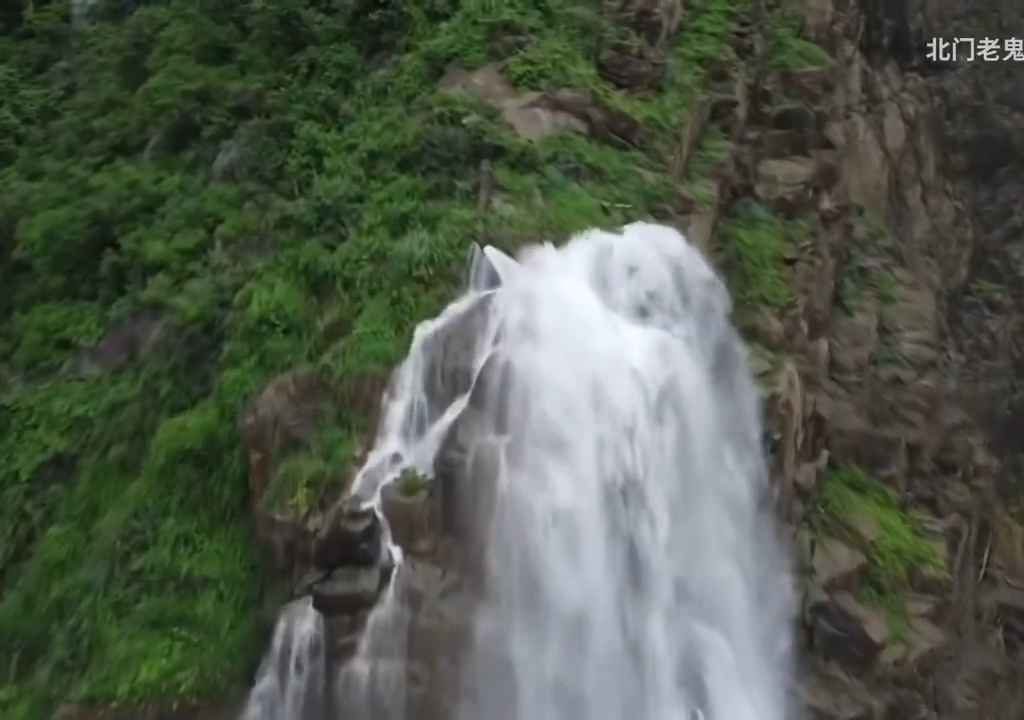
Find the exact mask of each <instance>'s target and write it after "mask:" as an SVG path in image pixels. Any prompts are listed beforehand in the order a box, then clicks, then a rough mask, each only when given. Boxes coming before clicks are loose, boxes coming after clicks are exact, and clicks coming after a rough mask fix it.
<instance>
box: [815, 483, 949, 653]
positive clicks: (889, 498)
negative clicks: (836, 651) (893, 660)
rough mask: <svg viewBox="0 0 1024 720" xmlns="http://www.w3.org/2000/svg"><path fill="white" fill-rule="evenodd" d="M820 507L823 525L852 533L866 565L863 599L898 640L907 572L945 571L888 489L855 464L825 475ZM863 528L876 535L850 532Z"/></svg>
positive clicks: (914, 521) (916, 523)
mask: <svg viewBox="0 0 1024 720" xmlns="http://www.w3.org/2000/svg"><path fill="white" fill-rule="evenodd" d="M820 505H821V510H822V512H823V515H824V521H825V522H828V523H831V524H833V525H837V526H838V527H839V528H843V529H845V532H846V533H848V534H849V533H852V534H853V535H854V536H855V538H856V540H857V541H858V542H859V543H860V544H861V545H862V546H863V549H864V550H865V552H866V554H867V557H868V561H869V563H870V565H869V572H868V576H867V582H866V585H865V587H864V588H863V590H864V595H865V596H866V598H867V599H868V600H869V601H871V602H872V603H874V604H876V605H878V606H879V607H881V608H883V609H885V610H886V611H887V613H888V615H889V621H890V627H891V628H892V629H893V631H894V632H895V634H896V635H897V636H899V634H900V630H901V629H902V628H903V625H904V624H905V609H904V596H905V592H906V590H907V588H908V587H909V584H910V579H911V573H912V572H913V571H914V570H915V569H916V570H919V571H922V570H923V571H925V572H931V573H935V574H942V573H945V572H946V568H945V566H944V565H943V563H942V560H941V557H940V555H939V553H938V551H937V550H936V548H935V546H934V545H933V544H932V543H931V542H929V540H928V539H927V536H926V535H925V533H924V532H923V530H922V527H921V524H920V521H919V519H918V518H917V517H915V516H914V515H912V514H910V513H908V512H906V511H904V510H903V509H901V508H900V505H899V502H898V500H897V498H896V497H895V495H894V494H893V492H892V491H891V490H890V489H889V488H887V487H886V486H885V485H883V484H882V483H880V482H878V481H877V480H874V479H872V478H870V477H868V476H867V475H866V474H865V473H864V472H863V471H862V470H861V469H860V468H857V467H855V466H847V467H842V468H838V469H836V470H833V471H832V472H831V473H829V474H828V476H827V477H826V479H825V482H824V485H823V486H822V492H821V502H820ZM864 526H870V527H873V528H875V534H876V535H877V537H874V538H864V537H863V536H862V534H861V532H860V531H858V530H856V528H858V527H864Z"/></svg>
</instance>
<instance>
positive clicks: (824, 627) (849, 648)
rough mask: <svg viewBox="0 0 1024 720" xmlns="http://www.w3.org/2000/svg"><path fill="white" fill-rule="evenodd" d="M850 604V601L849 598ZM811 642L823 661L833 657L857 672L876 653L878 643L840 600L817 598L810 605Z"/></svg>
mask: <svg viewBox="0 0 1024 720" xmlns="http://www.w3.org/2000/svg"><path fill="white" fill-rule="evenodd" d="M851 604H855V603H852V600H851ZM809 614H810V618H811V632H812V645H813V647H814V649H815V651H816V652H817V653H818V654H819V655H820V656H821V657H822V658H824V659H825V660H826V661H828V660H836V661H838V662H840V663H842V664H843V666H844V667H848V668H850V669H852V670H854V671H857V672H864V671H865V670H866V669H867V668H868V667H870V665H871V664H872V663H873V662H874V660H875V658H876V657H878V653H879V652H880V651H881V649H882V645H881V644H880V643H878V642H876V641H875V639H874V638H872V636H871V635H870V634H869V633H868V632H867V630H866V629H865V626H864V622H863V621H862V620H861V618H859V617H857V616H856V615H854V614H853V613H851V612H850V611H849V610H847V609H846V608H845V607H844V606H843V604H840V603H838V602H835V601H832V602H820V603H816V604H815V605H812V606H811V608H810V611H809Z"/></svg>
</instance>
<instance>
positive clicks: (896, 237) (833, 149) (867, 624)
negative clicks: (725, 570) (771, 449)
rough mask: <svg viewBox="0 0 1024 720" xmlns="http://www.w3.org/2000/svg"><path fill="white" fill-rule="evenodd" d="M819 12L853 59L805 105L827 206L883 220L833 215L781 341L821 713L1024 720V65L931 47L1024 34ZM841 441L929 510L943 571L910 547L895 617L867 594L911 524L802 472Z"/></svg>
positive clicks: (910, 9) (886, 10)
mask: <svg viewBox="0 0 1024 720" xmlns="http://www.w3.org/2000/svg"><path fill="white" fill-rule="evenodd" d="M804 11H805V13H806V17H807V18H808V21H809V24H810V27H811V32H812V33H813V34H814V35H815V37H816V38H817V39H818V40H819V42H821V43H822V44H824V45H826V46H827V47H830V49H832V50H833V52H834V53H835V56H836V57H837V59H838V60H839V63H838V67H837V68H836V70H835V71H834V72H833V74H832V75H831V77H830V79H829V81H825V82H823V83H822V84H823V85H825V86H830V87H832V92H831V93H826V94H823V95H820V96H818V97H805V98H804V99H805V100H806V101H807V102H808V103H809V104H811V105H812V106H813V107H815V109H816V114H817V117H818V119H819V126H822V125H823V133H822V134H823V136H824V140H823V142H822V147H823V148H824V147H828V150H826V151H825V152H827V153H829V154H830V155H833V156H834V158H835V162H836V164H837V166H838V173H837V175H838V182H837V185H836V189H835V190H834V191H832V192H830V193H829V195H830V197H831V199H832V200H837V201H838V204H839V205H840V206H842V205H844V204H846V203H850V204H852V205H855V206H859V208H857V210H858V211H859V209H860V208H863V209H864V210H865V211H866V213H867V214H868V215H869V216H871V217H873V218H874V219H875V220H876V221H877V222H878V223H879V224H878V225H877V226H876V230H877V235H874V236H873V235H872V234H871V233H867V234H865V233H864V231H863V229H862V224H863V217H864V216H863V215H862V216H861V217H860V218H857V213H855V212H849V211H840V212H839V214H838V218H837V219H834V220H827V221H825V224H826V226H827V227H829V228H831V229H828V230H825V231H824V232H823V233H822V234H821V235H819V237H818V238H817V240H816V244H815V247H814V249H813V250H812V251H811V252H810V253H809V254H808V255H806V256H803V257H801V258H800V259H799V260H798V261H797V263H796V265H795V276H796V277H797V278H799V277H800V276H801V275H803V276H804V277H805V278H806V284H805V285H804V289H803V290H802V291H798V292H799V295H798V301H797V308H799V306H800V305H803V306H804V308H803V312H800V310H798V309H794V310H793V312H794V313H797V315H796V318H795V319H794V320H793V322H791V323H790V326H791V327H793V328H798V330H797V331H796V332H795V333H794V334H792V335H789V336H787V337H786V338H785V339H784V340H782V342H779V343H777V345H776V347H777V348H778V349H780V350H781V351H782V352H784V353H786V354H792V355H793V362H794V365H795V367H796V368H797V369H798V376H799V378H800V382H792V381H790V382H789V383H788V384H782V385H781V389H780V390H779V391H778V392H779V394H780V395H781V399H782V401H783V402H782V403H781V405H782V406H783V407H784V408H785V412H784V413H783V415H784V417H793V416H795V417H796V420H795V421H792V422H790V423H789V424H785V425H784V427H785V431H784V437H783V445H782V448H781V451H780V452H781V456H782V458H783V459H784V461H783V462H782V463H780V467H779V481H780V482H781V483H782V486H783V487H784V488H785V489H786V490H787V491H788V489H789V488H790V487H792V486H793V485H795V486H796V493H795V498H796V499H795V500H793V501H790V502H789V503H788V504H787V503H786V502H785V501H784V503H783V505H784V512H785V513H786V514H787V515H788V516H789V517H790V518H791V519H792V520H794V521H795V522H796V523H797V527H798V528H801V529H800V530H798V536H799V537H800V541H799V542H798V547H799V548H800V550H799V552H800V553H801V555H802V556H803V559H804V562H805V567H806V568H808V569H809V570H810V572H809V573H808V579H807V580H806V582H807V583H808V586H807V589H806V590H805V598H806V601H805V606H806V607H807V609H808V613H807V616H806V617H805V620H804V622H805V629H806V630H807V632H808V643H809V647H808V652H807V659H808V665H809V667H810V668H811V675H810V677H811V678H812V680H811V681H810V685H809V688H808V689H807V690H806V693H807V697H808V698H809V704H810V706H811V707H812V708H813V709H814V712H815V713H817V714H818V715H820V716H823V717H872V716H877V717H882V716H884V717H940V718H946V717H949V718H960V717H963V718H966V717H1000V718H1003V717H1005V718H1010V717H1017V716H1019V715H1020V713H1021V712H1022V707H1024V705H1022V702H1024V699H1022V697H1024V696H1022V695H1021V692H1020V690H1019V689H1018V688H1019V686H1020V661H1019V658H1020V655H1019V653H1020V652H1021V627H1022V626H1021V621H1022V619H1024V616H1022V610H1024V594H1022V592H1021V591H1022V589H1024V583H1022V581H1021V576H1020V573H1021V570H1022V569H1024V568H1022V565H1021V559H1022V550H1024V546H1022V545H1021V542H1022V534H1021V533H1022V527H1021V524H1020V520H1021V515H1020V508H1021V506H1020V501H1021V493H1020V487H1021V486H1020V477H1021V476H1020V471H1021V466H1020V457H1021V455H1020V453H1021V448H1022V446H1021V440H1020V437H1021V435H1020V427H1021V425H1020V423H1021V419H1020V418H1021V415H1020V412H1021V411H1020V369H1021V365H1020V363H1021V357H1022V355H1021V350H1022V347H1021V340H1020V339H1021V337H1022V328H1024V326H1022V324H1021V322H1022V313H1021V309H1022V306H1021V269H1022V268H1021V262H1020V260H1021V257H1022V254H1021V251H1022V248H1024V244H1022V240H1024V237H1022V235H1021V232H1020V229H1021V228H1020V216H1019V210H1018V208H1017V207H1016V206H1017V204H1018V203H1017V202H1016V200H1015V198H1017V197H1019V186H1018V181H1017V180H1016V178H1017V177H1018V176H1019V171H1020V162H1021V158H1022V154H1021V149H1022V144H1021V139H1022V136H1021V135H1020V130H1019V128H1020V127H1021V123H1020V119H1021V117H1020V114H1019V109H1017V108H1015V107H1014V106H1015V104H1019V99H1018V98H1019V94H1018V92H1017V90H1016V88H1017V87H1019V83H1020V64H1019V63H1014V62H1011V61H1005V62H1001V63H986V62H983V61H981V60H976V61H975V62H974V63H961V64H957V65H952V66H945V67H940V66H938V65H937V64H932V63H929V62H928V61H927V60H926V59H925V52H926V48H925V43H926V42H927V40H928V39H929V38H931V37H942V38H945V39H952V38H953V37H970V38H975V39H979V40H980V38H982V37H994V38H999V39H1000V40H1002V39H1005V38H1011V37H1018V38H1019V37H1020V36H1021V34H1022V32H1024V24H1022V18H1021V17H1020V16H1019V13H1017V12H1014V11H1011V10H1010V9H1009V7H1008V6H1006V7H1002V8H998V7H995V6H993V7H992V8H990V9H989V11H988V12H986V13H980V14H978V13H971V12H969V11H968V9H967V8H966V6H965V4H963V3H955V2H948V3H942V2H935V3H917V4H915V3H870V2H865V3H862V4H860V5H859V6H856V5H847V6H845V7H844V6H841V5H840V4H838V3H836V4H832V3H828V2H824V3H822V2H815V3H808V4H806V5H805V6H804ZM1001 59H1002V58H1001ZM823 219H824V218H823ZM879 238H881V239H882V242H880V243H879V242H873V240H878V239H879ZM802 266H803V267H806V268H807V269H806V270H805V271H801V267H802ZM865 270H867V272H866V273H865V272H864V271H865ZM871 273H875V274H876V275H875V276H876V278H879V279H878V280H876V281H875V282H874V283H871V281H870V280H869V281H868V283H867V285H869V286H870V285H872V284H873V285H874V290H873V292H872V291H870V290H869V291H868V292H866V293H864V294H862V295H861V297H860V298H859V301H858V302H856V303H853V304H852V306H851V304H850V303H849V302H847V300H846V299H845V297H846V296H847V295H849V294H850V290H851V288H852V287H853V286H854V285H855V284H857V283H858V282H862V281H863V280H864V279H866V278H869V277H870V275H871ZM886 273H888V276H886ZM858 278H859V279H858ZM798 282H799V281H798ZM830 295H831V298H830V297H829V296H830ZM794 351H795V352H794ZM795 388H798V389H795ZM787 412H788V415H786V413H787ZM822 449H824V451H825V452H827V453H828V455H829V457H830V460H831V462H832V463H840V464H846V463H853V464H856V465H857V466H858V467H860V468H861V469H862V470H863V471H864V472H865V473H866V474H868V475H870V476H873V477H875V478H877V479H879V480H881V481H883V482H884V483H885V484H886V485H888V486H889V487H890V488H892V489H894V490H896V491H897V493H898V498H899V507H900V512H904V513H907V514H908V517H912V516H914V515H917V514H920V515H921V517H920V520H919V521H918V522H919V523H920V527H921V528H922V529H923V530H924V532H925V536H930V538H929V541H930V542H933V543H935V545H934V547H935V550H936V553H935V554H934V555H932V560H931V561H928V559H927V557H928V556H927V555H926V554H922V555H920V556H919V557H917V558H916V559H914V560H911V555H912V553H911V552H910V551H909V547H904V548H903V549H902V550H900V551H899V552H906V553H907V554H906V555H905V560H906V563H907V568H906V569H907V570H909V571H910V572H909V573H908V579H909V582H908V583H907V584H906V586H904V589H903V590H899V591H896V592H895V593H894V595H893V596H890V597H889V599H888V600H884V601H883V602H882V603H881V605H882V606H884V607H885V608H886V610H885V612H884V613H883V616H887V617H885V618H884V620H883V618H880V617H879V616H878V614H877V613H875V612H873V611H872V610H870V609H868V608H865V605H864V602H863V601H858V600H857V599H856V595H857V590H860V591H861V592H860V595H861V597H862V598H863V597H864V596H865V594H864V593H863V590H864V589H865V585H864V583H865V580H867V583H868V586H870V587H871V588H872V593H873V592H875V591H877V590H878V589H879V588H878V584H877V582H876V581H877V576H876V575H873V574H872V573H873V570H872V568H873V566H874V565H875V564H876V563H883V564H884V563H886V562H888V560H887V559H886V558H885V557H884V556H885V555H886V554H887V553H888V552H890V551H891V550H893V549H894V547H895V546H894V545H891V544H890V542H889V541H888V540H887V539H886V534H887V533H889V532H891V528H892V527H893V526H892V525H891V524H890V523H891V518H889V519H886V517H885V516H884V514H883V513H881V512H880V508H879V507H878V506H875V507H873V508H866V507H865V506H863V505H861V506H859V507H858V506H857V503H856V502H852V503H851V504H849V505H847V506H846V507H844V508H837V503H832V504H831V505H830V500H832V499H833V498H834V496H832V495H831V493H832V491H833V489H834V488H835V483H836V477H835V476H834V475H832V476H827V477H826V478H825V480H824V482H823V484H822V486H821V490H820V492H821V494H820V495H816V493H815V491H813V490H812V491H810V492H808V488H809V487H813V480H811V478H813V477H815V476H817V475H818V472H817V468H814V469H811V467H809V466H808V465H803V466H802V465H801V464H800V460H801V459H802V461H803V462H804V463H813V462H814V461H815V459H816V458H818V457H819V452H820V451H821V450H822ZM794 456H795V457H796V458H797V461H796V462H795V463H794V462H793V461H792V458H793V457H794ZM793 468H795V470H793ZM791 497H792V496H791ZM822 497H823V498H824V500H825V510H826V514H827V513H829V512H832V513H834V514H835V515H838V516H839V518H840V523H839V530H838V531H835V530H834V529H829V530H827V531H826V532H827V537H823V536H822V535H823V534H822V531H821V528H822V527H823V526H822V525H820V524H818V523H817V519H816V518H815V509H814V508H815V503H818V502H820V500H821V498H822ZM846 499H847V500H852V496H851V497H847V498H846ZM837 509H838V512H835V511H836V510H837ZM872 515H873V516H874V520H866V519H865V518H866V517H869V516H872ZM837 536H838V537H837ZM899 552H897V553H896V554H899ZM861 553H863V556H862V555H861ZM922 564H924V565H926V567H921V565H922ZM865 567H866V570H865V569H864V568H865ZM929 567H930V568H931V569H929ZM933 571H934V572H933ZM865 573H866V575H865ZM894 587H895V586H891V587H890V588H889V589H890V590H891V589H893V588H894ZM850 590H853V591H854V593H853V597H851V595H850V594H849V593H848V592H847V591H850ZM886 592H888V590H887V591H886ZM869 594H870V593H869ZM901 595H902V598H899V596H901ZM875 599H876V600H877V597H876V598H875ZM867 604H868V605H869V606H870V605H871V603H870V602H868V603H867ZM876 604H877V603H876ZM894 607H895V608H897V609H896V611H895V612H894V611H893V608H894ZM833 643H834V644H833ZM830 654H831V655H832V656H833V657H832V658H829V655H830ZM836 654H838V655H839V662H838V663H835V662H827V661H828V660H829V659H832V660H835V655H836ZM840 668H842V669H840Z"/></svg>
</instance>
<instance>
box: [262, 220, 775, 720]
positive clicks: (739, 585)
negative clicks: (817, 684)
mask: <svg viewBox="0 0 1024 720" xmlns="http://www.w3.org/2000/svg"><path fill="white" fill-rule="evenodd" d="M468 284H469V289H468V290H467V292H466V294H465V295H464V296H463V297H462V298H460V299H459V300H457V301H456V302H455V303H453V304H452V305H451V306H449V308H447V309H446V310H445V311H444V313H442V314H441V315H440V316H439V317H438V318H436V319H434V320H431V321H429V322H427V323H424V324H423V325H421V326H420V327H419V328H418V329H417V332H416V335H415V337H414V340H413V344H412V348H411V350H410V353H409V356H408V357H407V359H406V360H405V362H404V363H403V364H402V366H401V367H400V368H399V369H398V371H397V372H396V375H395V379H394V381H393V383H392V386H391V389H390V391H389V395H388V397H387V398H386V400H387V402H386V412H385V415H384V419H383V421H382V424H381V427H380V430H379V433H378V438H377V441H376V445H375V449H374V451H373V452H372V453H371V455H370V457H369V459H368V460H367V462H366V465H365V467H364V468H363V470H362V471H361V472H360V473H359V475H358V476H357V478H356V481H355V484H354V487H353V490H352V492H353V495H354V496H355V497H357V498H359V499H361V500H362V502H363V503H365V504H369V505H373V506H375V507H377V508H378V509H379V507H380V495H381V489H382V487H383V486H384V485H386V484H387V483H388V482H390V481H391V480H393V479H394V477H395V476H396V474H397V472H398V470H399V469H401V468H403V467H409V466H412V467H415V468H417V469H418V470H419V471H420V472H422V473H424V474H426V475H438V476H440V475H444V474H446V473H447V474H449V475H451V474H454V475H456V476H458V478H459V481H458V482H455V483H454V485H453V487H455V496H456V497H455V498H454V500H451V502H453V503H454V505H453V507H455V508H456V509H455V510H454V511H452V512H453V513H454V515H455V516H456V518H455V523H456V525H457V527H458V528H459V530H458V532H456V534H457V535H458V536H459V538H460V542H461V543H462V544H463V545H464V546H465V548H464V549H465V551H466V552H467V553H468V554H471V553H472V552H477V553H479V555H480V558H479V574H480V585H481V587H482V590H481V596H480V598H479V602H478V603H477V606H476V609H475V612H474V613H473V617H472V618H471V619H470V620H469V621H468V622H471V624H472V627H471V637H472V642H471V643H470V646H469V647H468V648H467V649H466V651H465V655H464V657H463V660H462V662H461V668H462V669H461V672H460V685H461V693H460V694H458V696H457V697H454V698H452V702H451V714H450V717H451V720H485V719H486V720H622V719H623V718H627V717H628V718H630V719H631V720H690V719H696V718H701V719H702V720H785V718H787V716H788V708H787V706H786V692H785V689H786V687H787V681H788V679H789V674H790V663H791V647H790V642H791V631H790V620H791V617H792V606H793V593H792V585H791V583H790V576H789V568H788V567H787V562H786V553H785V551H784V548H783V546H782V544H781V542H780V540H779V538H778V537H777V534H776V527H775V522H774V518H773V516H772V513H771V509H770V503H769V502H768V497H769V492H768V490H769V488H768V481H767V469H766V466H765V461H764V458H763V456H762V448H761V442H760V438H761V427H760V425H761V421H760V407H759V398H758V394H757V391H756V388H755V385H754V383H753V379H752V377H751V374H750V371H749V369H748V367H747V364H746V358H745V353H744V348H743V345H742V343H741V341H740V339H739V337H738V335H737V333H736V331H735V330H734V329H733V327H732V326H731V324H730V322H729V315H730V312H731V301H730V298H729V295H728V292H727V291H726V288H725V286H724V284H723V283H722V281H721V280H720V278H719V277H718V275H717V274H716V273H715V272H714V271H713V270H712V269H711V267H710V266H709V265H708V263H707V262H706V261H705V259H704V258H703V256H702V255H701V254H700V252H699V251H698V250H696V249H695V248H694V247H693V246H691V245H690V244H688V243H687V242H686V241H685V239H684V238H683V237H682V236H681V235H680V234H679V233H678V232H676V231H675V230H672V229H670V228H667V227H663V226H659V225H652V224H647V223H635V224H632V225H629V226H627V227H625V228H623V230H622V232H621V233H609V232H603V231H596V230H593V231H588V232H586V233H582V234H580V235H578V236H576V237H574V238H573V239H571V240H570V242H569V243H567V244H566V245H565V246H563V247H561V248H555V247H554V246H551V245H545V246H536V247H531V248H527V249H526V250H524V251H522V252H521V253H520V254H519V256H518V258H517V259H515V260H513V259H512V258H510V257H508V256H506V255H504V254H503V253H501V252H499V251H498V250H496V249H494V248H487V249H485V250H483V251H475V253H474V255H473V258H472V262H471V268H470V277H469V283H468ZM456 446H457V452H456V451H455V450H453V449H452V448H454V447H456ZM452 458H455V460H452ZM453 462H454V463H455V466H458V467H459V468H461V470H459V469H458V468H456V469H455V470H452V469H451V468H452V467H454V466H453ZM445 468H448V469H447V470H446V469H445ZM435 481H436V480H435ZM398 555H399V557H400V555H401V553H400V552H399V553H398ZM401 577H402V567H401V566H399V567H398V570H397V571H396V573H395V576H394V578H393V580H392V586H391V588H390V589H389V590H388V592H387V594H386V595H385V596H384V597H383V598H382V600H381V601H380V603H379V604H378V607H377V608H376V609H375V610H374V613H373V614H372V616H371V618H370V621H369V623H368V625H367V630H366V633H365V635H364V638H363V642H362V643H361V645H360V649H359V651H358V652H357V653H356V655H355V657H354V658H353V659H352V660H351V661H350V662H349V664H348V665H347V666H346V667H345V668H343V669H342V670H341V671H340V680H339V682H337V683H336V688H337V690H338V692H339V693H340V694H341V696H342V699H341V702H342V707H345V708H346V709H347V711H348V712H347V714H346V716H347V715H348V714H354V715H355V716H356V717H360V716H364V717H367V718H369V717H374V718H389V719H390V718H394V719H396V720H397V719H398V718H402V717H405V715H406V706H405V705H404V704H403V702H404V697H405V693H404V687H403V686H402V681H401V677H399V676H400V675H401V673H400V672H399V673H397V675H394V676H393V675H389V674H387V673H386V672H385V670H386V668H393V667H395V666H393V665H390V664H389V663H390V662H392V661H400V660H401V658H400V655H401V653H402V652H403V648H404V645H402V643H403V642H404V641H403V640H402V639H400V638H397V637H395V635H396V633H397V634H402V633H404V632H405V630H404V628H405V626H406V625H407V623H408V617H405V616H404V615H403V613H404V610H403V608H401V607H400V603H398V602H397V601H396V600H395V596H396V593H395V585H396V583H400V582H401ZM275 648H276V640H275ZM272 652H273V651H272ZM374 667H376V668H377V670H376V671H374V669H373V668H374ZM381 673H384V674H383V675H382V674H381ZM381 685H384V686H386V688H383V689H378V691H376V692H375V691H374V690H373V687H375V686H381ZM275 687H276V686H275ZM278 694H279V695H280V692H278ZM364 696H365V697H364ZM372 697H377V698H378V699H377V700H373V699H372ZM380 697H387V698H390V702H391V704H390V705H389V706H388V707H387V708H385V709H381V706H379V705H374V703H379V702H380V699H379V698H380ZM353 708H355V709H353ZM358 708H364V710H363V711H359V710H358ZM373 708H376V709H373ZM409 715H410V717H415V715H416V713H415V712H410V713H409ZM261 717H263V718H264V719H265V720H293V719H294V720H300V719H301V720H306V718H308V717H310V716H304V715H300V714H294V715H293V714H287V713H286V714H273V715H264V716H261Z"/></svg>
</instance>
